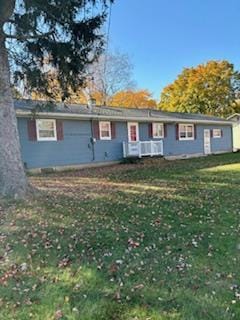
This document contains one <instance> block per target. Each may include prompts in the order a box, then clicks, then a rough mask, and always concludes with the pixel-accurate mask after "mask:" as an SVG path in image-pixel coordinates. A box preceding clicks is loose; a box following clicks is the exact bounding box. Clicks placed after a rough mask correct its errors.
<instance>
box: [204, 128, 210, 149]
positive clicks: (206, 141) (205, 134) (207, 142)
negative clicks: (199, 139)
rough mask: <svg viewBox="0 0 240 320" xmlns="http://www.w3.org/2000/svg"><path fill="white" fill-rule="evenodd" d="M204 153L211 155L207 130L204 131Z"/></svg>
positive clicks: (208, 131)
mask: <svg viewBox="0 0 240 320" xmlns="http://www.w3.org/2000/svg"><path fill="white" fill-rule="evenodd" d="M204 153H205V154H211V132H210V130H209V129H204Z"/></svg>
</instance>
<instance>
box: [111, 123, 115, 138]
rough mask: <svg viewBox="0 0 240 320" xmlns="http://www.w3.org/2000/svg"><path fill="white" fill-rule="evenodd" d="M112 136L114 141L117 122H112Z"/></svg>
mask: <svg viewBox="0 0 240 320" xmlns="http://www.w3.org/2000/svg"><path fill="white" fill-rule="evenodd" d="M111 136H112V139H116V124H115V122H111Z"/></svg>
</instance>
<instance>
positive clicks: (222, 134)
mask: <svg viewBox="0 0 240 320" xmlns="http://www.w3.org/2000/svg"><path fill="white" fill-rule="evenodd" d="M221 137H223V129H221Z"/></svg>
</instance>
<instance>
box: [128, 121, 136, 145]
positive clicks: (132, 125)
mask: <svg viewBox="0 0 240 320" xmlns="http://www.w3.org/2000/svg"><path fill="white" fill-rule="evenodd" d="M138 140H139V132H138V123H137V122H128V141H129V142H137V141H138Z"/></svg>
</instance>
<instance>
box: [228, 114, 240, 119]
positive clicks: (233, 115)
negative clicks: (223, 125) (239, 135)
mask: <svg viewBox="0 0 240 320" xmlns="http://www.w3.org/2000/svg"><path fill="white" fill-rule="evenodd" d="M236 116H237V117H239V116H240V113H234V114H232V115H231V116H229V117H227V120H230V119H232V118H234V117H236Z"/></svg>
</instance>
